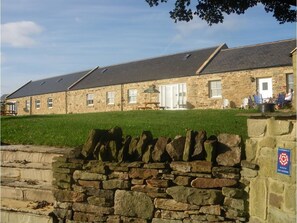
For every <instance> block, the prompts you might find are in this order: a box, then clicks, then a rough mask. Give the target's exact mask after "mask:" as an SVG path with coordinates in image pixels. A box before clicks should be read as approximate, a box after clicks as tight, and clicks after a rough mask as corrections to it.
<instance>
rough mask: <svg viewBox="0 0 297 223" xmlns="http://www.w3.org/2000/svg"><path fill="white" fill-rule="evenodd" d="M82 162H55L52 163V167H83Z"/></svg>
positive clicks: (77, 168)
mask: <svg viewBox="0 0 297 223" xmlns="http://www.w3.org/2000/svg"><path fill="white" fill-rule="evenodd" d="M82 166H83V165H82V164H80V163H64V162H55V163H52V167H53V168H54V170H55V168H67V169H76V170H79V169H82Z"/></svg>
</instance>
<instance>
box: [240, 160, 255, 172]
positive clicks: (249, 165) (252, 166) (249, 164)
mask: <svg viewBox="0 0 297 223" xmlns="http://www.w3.org/2000/svg"><path fill="white" fill-rule="evenodd" d="M241 166H242V167H244V168H248V169H252V170H258V169H259V166H258V165H257V164H256V163H252V162H250V161H247V160H242V161H241Z"/></svg>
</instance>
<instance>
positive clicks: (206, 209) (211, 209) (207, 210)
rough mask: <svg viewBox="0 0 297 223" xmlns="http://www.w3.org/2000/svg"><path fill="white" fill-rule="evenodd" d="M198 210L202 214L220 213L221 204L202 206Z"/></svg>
mask: <svg viewBox="0 0 297 223" xmlns="http://www.w3.org/2000/svg"><path fill="white" fill-rule="evenodd" d="M199 212H200V213H203V214H211V215H221V206H220V205H210V206H202V207H201V208H200V210H199Z"/></svg>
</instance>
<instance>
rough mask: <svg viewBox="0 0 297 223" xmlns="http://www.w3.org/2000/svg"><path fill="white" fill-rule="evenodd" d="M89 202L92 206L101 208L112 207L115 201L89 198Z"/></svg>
mask: <svg viewBox="0 0 297 223" xmlns="http://www.w3.org/2000/svg"><path fill="white" fill-rule="evenodd" d="M87 201H88V203H89V204H91V205H95V206H100V207H112V206H113V199H106V198H103V197H96V196H91V197H88V198H87Z"/></svg>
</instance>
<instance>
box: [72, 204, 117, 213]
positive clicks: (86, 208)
mask: <svg viewBox="0 0 297 223" xmlns="http://www.w3.org/2000/svg"><path fill="white" fill-rule="evenodd" d="M72 209H73V210H74V211H78V212H86V213H96V214H98V215H103V214H106V215H108V214H112V213H113V208H110V207H99V206H95V205H91V204H85V203H73V206H72Z"/></svg>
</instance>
